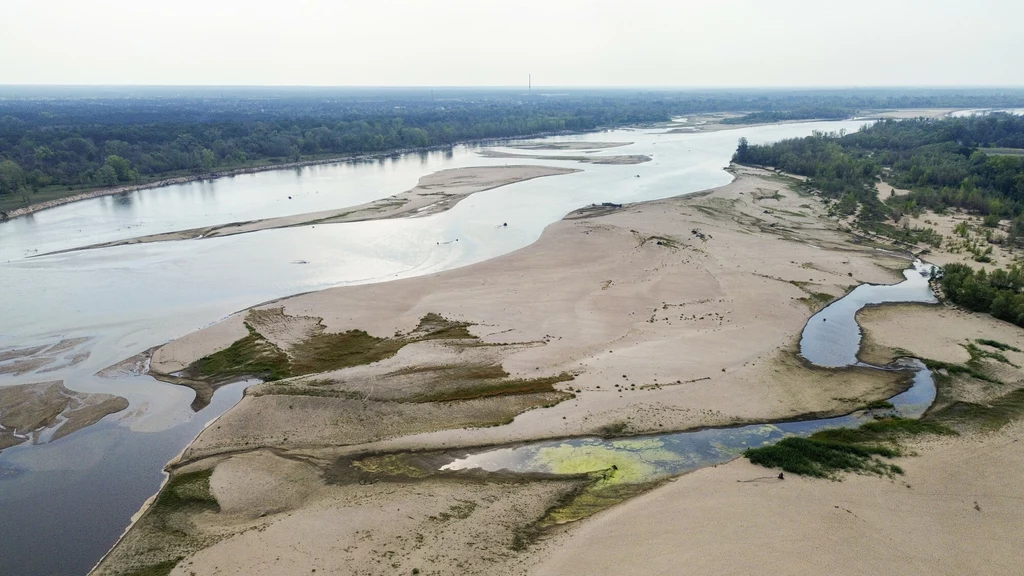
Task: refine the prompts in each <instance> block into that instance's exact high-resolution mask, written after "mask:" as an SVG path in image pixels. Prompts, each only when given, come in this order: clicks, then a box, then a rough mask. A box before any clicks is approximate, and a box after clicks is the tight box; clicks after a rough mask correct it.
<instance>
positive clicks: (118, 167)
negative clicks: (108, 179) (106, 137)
mask: <svg viewBox="0 0 1024 576" xmlns="http://www.w3.org/2000/svg"><path fill="white" fill-rule="evenodd" d="M106 165H107V166H110V167H111V168H113V169H114V172H115V173H116V174H117V181H118V182H130V181H132V180H135V179H136V178H138V177H139V173H138V171H137V170H134V169H133V168H132V164H131V162H129V161H127V160H125V159H124V158H122V157H120V156H114V155H111V156H107V161H106Z"/></svg>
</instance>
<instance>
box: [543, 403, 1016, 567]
mask: <svg viewBox="0 0 1024 576" xmlns="http://www.w3.org/2000/svg"><path fill="white" fill-rule="evenodd" d="M1022 436H1024V425H1022V424H1020V423H1018V424H1016V425H1014V426H1013V427H1011V428H1007V429H1006V430H1004V431H1003V432H1001V433H998V434H991V435H978V436H974V437H967V438H958V439H955V440H943V441H931V442H927V443H922V444H920V445H917V446H915V449H916V450H917V451H918V452H919V456H916V457H911V458H902V459H900V460H899V465H900V466H902V467H903V468H904V469H905V470H906V475H905V476H902V477H898V478H897V479H896V480H895V481H893V480H888V479H883V478H878V477H874V476H857V475H848V476H846V477H844V479H843V481H842V482H831V481H827V480H813V479H807V478H801V477H797V476H792V475H787V476H786V479H785V480H781V481H780V480H777V479H776V478H775V473H774V471H770V470H766V469H764V468H760V467H758V466H754V465H752V464H750V463H749V462H747V461H746V460H742V459H741V460H735V461H733V462H730V463H729V464H726V465H722V466H717V467H712V468H705V469H702V470H698V471H696V472H693V473H691V474H688V475H686V476H682V477H680V478H678V480H677V481H676V482H673V483H669V484H667V485H665V486H664V487H662V488H659V489H657V490H655V491H653V492H651V493H649V494H646V495H644V496H641V497H639V498H636V499H635V500H632V501H629V502H626V503H625V504H622V505H620V506H618V507H616V508H613V509H611V510H608V511H606V512H603V513H601V514H599V515H597V516H595V517H593V518H590V519H588V520H586V521H584V522H583V523H582V524H581V525H578V526H576V527H574V528H573V529H571V530H570V531H568V532H567V533H565V534H563V535H560V536H558V537H555V538H553V539H552V540H550V541H548V542H546V543H545V545H544V546H543V549H542V551H541V552H540V553H539V554H538V558H537V564H536V565H535V566H532V567H530V568H529V569H528V570H526V573H528V574H531V575H536V576H547V575H552V576H554V575H557V576H575V575H581V576H582V575H587V576H589V575H592V574H609V573H621V574H631V575H637V576H642V575H651V576H654V575H658V576H667V575H682V574H694V575H704V574H736V575H740V574H780V575H790V574H794V575H795V574H835V575H846V574H848V575H850V576H862V575H864V574H906V575H912V574H913V575H916V574H920V575H922V576H924V575H929V576H931V575H939V574H941V575H949V576H959V575H961V574H993V575H994V574H1006V575H1011V574H1020V573H1021V572H1020V571H1021V566H1024V551H1022V549H1021V546H1020V534H1021V533H1022V531H1024V482H1021V478H1022V473H1024V465H1022V464H1021V463H1022V462H1024V442H1020V438H1021V437H1022Z"/></svg>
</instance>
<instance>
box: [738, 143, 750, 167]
mask: <svg viewBox="0 0 1024 576" xmlns="http://www.w3.org/2000/svg"><path fill="white" fill-rule="evenodd" d="M749 157H750V144H749V143H748V142H747V139H746V138H743V137H740V143H739V146H737V147H736V161H737V162H741V163H742V162H746V161H747V159H748V158H749Z"/></svg>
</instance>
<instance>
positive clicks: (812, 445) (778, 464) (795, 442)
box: [744, 418, 956, 480]
mask: <svg viewBox="0 0 1024 576" xmlns="http://www.w3.org/2000/svg"><path fill="white" fill-rule="evenodd" d="M920 434H942V435H952V434H956V432H954V431H953V430H952V429H950V428H948V427H946V426H944V425H942V424H939V423H937V422H930V421H923V420H910V419H906V418H886V419H882V420H876V421H874V422H868V423H866V424H864V425H862V426H861V427H859V428H832V429H827V430H822V431H819V432H816V433H814V434H812V435H811V436H810V437H808V438H798V437H789V438H784V439H782V440H781V441H779V442H778V443H776V444H773V445H771V446H763V447H761V448H751V449H748V450H747V451H746V452H744V456H746V457H747V459H749V460H750V461H751V462H752V463H754V464H759V465H761V466H765V467H768V468H782V469H783V470H784V471H786V472H791V473H793V474H801V475H804V476H813V477H816V478H830V479H833V480H837V479H839V474H840V473H842V472H856V473H862V474H877V475H880V476H893V475H896V474H902V473H903V470H902V469H901V468H900V467H899V466H897V465H895V464H891V463H889V462H886V461H883V460H881V459H880V457H881V458H887V459H888V458H895V457H896V456H899V455H900V454H901V451H900V448H899V445H898V443H897V441H898V440H899V438H901V437H905V436H916V435H920Z"/></svg>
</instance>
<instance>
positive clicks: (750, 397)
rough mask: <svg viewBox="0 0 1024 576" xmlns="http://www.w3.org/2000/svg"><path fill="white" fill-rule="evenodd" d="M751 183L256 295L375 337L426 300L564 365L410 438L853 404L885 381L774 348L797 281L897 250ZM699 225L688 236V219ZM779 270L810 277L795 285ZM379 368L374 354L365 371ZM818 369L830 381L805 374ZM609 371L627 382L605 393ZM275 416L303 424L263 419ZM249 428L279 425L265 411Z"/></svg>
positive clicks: (889, 265)
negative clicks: (549, 398)
mask: <svg viewBox="0 0 1024 576" xmlns="http://www.w3.org/2000/svg"><path fill="white" fill-rule="evenodd" d="M767 188H772V189H776V190H777V189H779V188H780V185H779V184H778V183H775V182H772V181H768V180H763V179H761V178H759V177H757V176H754V175H752V174H750V173H747V174H744V175H741V177H740V178H739V180H737V182H735V183H733V184H732V185H730V186H727V187H725V188H721V189H718V190H716V191H715V192H714V193H712V194H710V195H706V196H701V197H683V198H676V199H669V200H663V201H658V202H651V203H645V204H641V205H636V206H627V207H624V208H622V209H620V210H612V212H611V213H610V214H609V213H605V215H603V216H596V217H593V218H590V217H588V216H587V212H586V211H584V212H582V213H579V214H576V215H573V216H571V217H570V218H569V219H567V220H564V221H562V222H559V223H556V224H554V225H552V226H551V227H549V228H548V229H547V230H546V231H545V233H544V235H543V236H542V238H541V239H540V240H539V241H538V242H537V243H535V244H533V245H531V246H529V247H527V248H524V249H522V250H520V251H517V252H515V253H512V254H509V255H507V256H504V257H501V258H498V259H495V260H492V261H489V262H484V263H481V264H478V265H474V266H470V267H467V268H462V269H459V270H454V271H451V272H445V273H441V274H437V275H433V276H428V277H421V278H413V279H408V280H401V281H396V282H387V283H383V284H374V285H366V286H354V287H345V288H340V289H334V290H326V291H322V292H316V293H311V294H306V295H301V296H297V297H293V298H286V299H284V300H281V301H278V302H276V303H273V304H269V305H266V306H264V308H277V307H280V306H283V307H284V313H285V314H286V315H288V316H291V317H297V316H310V317H317V318H322V319H323V320H322V322H323V325H324V326H325V328H326V330H328V331H331V332H341V331H345V330H351V329H360V330H366V331H368V332H369V333H370V334H371V335H375V336H380V337H386V336H390V335H392V334H394V333H395V332H397V331H408V330H410V329H411V328H412V327H413V326H415V325H416V323H417V321H418V319H419V318H421V317H422V316H423V315H424V314H427V313H431V312H436V313H438V314H441V315H443V316H445V317H449V318H453V319H456V320H461V321H467V322H472V323H474V324H475V326H473V327H472V328H471V331H472V332H473V333H475V334H476V335H478V336H480V337H481V338H482V340H483V341H484V342H487V343H492V344H497V343H511V342H541V343H543V345H541V346H532V347H526V348H515V347H512V348H510V349H508V350H505V351H504V352H503V353H502V354H503V355H504V359H503V360H502V361H501V366H502V367H503V368H504V369H505V370H506V371H508V372H509V373H511V374H512V375H513V376H514V377H538V376H549V375H552V374H558V373H560V372H571V373H575V374H577V377H576V379H575V381H573V382H572V384H571V386H572V387H573V388H575V389H581V390H582V394H580V395H578V396H579V397H578V398H577V399H575V400H574V401H572V402H568V403H563V404H561V405H559V406H556V407H554V408H551V409H547V410H543V411H535V412H532V413H527V414H524V415H523V416H520V417H519V418H518V419H517V421H516V422H515V423H514V424H513V425H512V426H507V427H501V428H489V429H484V430H473V431H471V432H458V431H455V432H447V433H441V434H440V437H436V438H435V437H431V438H429V439H428V438H413V439H409V440H408V442H410V443H411V444H416V443H420V442H428V443H431V444H432V443H434V442H437V441H442V442H448V443H449V445H451V443H455V444H456V445H458V444H462V443H477V444H478V443H488V442H504V441H507V440H509V439H527V438H543V437H550V436H566V435H579V434H585V433H589V432H593V431H595V430H597V429H598V428H600V427H602V426H605V425H608V424H610V423H612V422H616V421H621V420H628V421H629V423H630V428H629V429H630V431H633V432H640V431H656V430H659V429H686V428H692V427H696V426H708V425H723V424H731V423H736V422H743V421H763V420H771V419H780V418H786V417H791V416H794V415H797V414H803V413H808V412H830V413H836V412H843V411H847V410H849V409H851V408H852V406H853V404H851V399H854V398H863V397H866V396H872V397H878V398H881V397H884V396H885V394H886V392H888V391H890V390H892V386H893V385H894V383H893V381H892V380H891V379H890V378H881V379H879V378H876V377H859V376H858V377H851V376H849V375H848V374H849V373H847V372H826V373H824V375H822V374H821V373H819V371H815V370H810V369H807V368H804V367H803V366H801V365H799V363H789V362H783V361H782V360H780V352H779V351H780V350H781V349H783V348H788V347H790V346H791V345H792V344H793V343H794V342H795V339H796V337H797V335H798V334H799V332H800V330H801V328H802V327H803V324H804V322H805V321H806V319H807V317H808V315H809V313H810V310H809V309H808V304H806V303H805V302H804V301H801V300H800V299H801V298H806V297H807V296H808V292H807V291H806V290H810V291H814V292H823V293H829V294H832V295H833V296H837V297H838V296H840V295H842V294H843V293H844V292H845V291H846V290H847V289H848V288H850V287H851V286H854V285H856V284H858V283H860V282H875V283H883V282H895V281H898V280H899V279H900V278H901V276H899V275H898V274H897V273H896V270H897V269H899V268H900V267H902V266H903V265H905V264H904V262H905V261H903V262H901V261H900V260H898V259H894V258H892V257H891V256H887V255H885V254H882V253H879V252H877V251H874V250H871V249H868V248H862V247H859V246H856V245H854V244H850V243H847V242H846V241H845V239H844V237H843V235H841V234H839V233H836V232H834V231H832V230H831V229H830V226H832V225H831V224H828V223H824V222H822V221H821V220H820V219H819V218H818V216H817V215H818V214H819V213H820V211H821V208H820V205H819V204H818V203H817V201H816V200H815V199H813V198H804V197H800V196H798V195H797V194H796V193H793V192H789V191H784V192H782V193H781V199H780V200H756V201H755V200H753V199H752V196H753V195H757V194H760V193H762V192H763V191H764V190H765V189H767ZM805 206H806V207H805ZM801 214H804V215H801ZM736 220H739V222H737V221H736ZM698 228H699V230H700V231H701V234H703V235H704V236H705V240H701V239H700V238H698V237H697V236H695V235H694V234H692V230H694V229H698ZM659 242H660V243H661V244H659ZM583 254H586V255H587V256H586V257H581V255H583ZM811 263H813V264H811ZM788 281H799V282H810V283H811V284H809V285H806V290H804V289H801V288H799V287H797V286H795V285H793V284H791V283H789V282H788ZM242 320H243V315H241V314H238V315H234V316H232V317H230V318H228V319H227V320H226V321H224V322H222V323H220V324H217V325H214V326H212V327H210V328H208V329H206V330H203V331H200V332H197V333H195V334H193V335H190V336H187V337H186V338H184V339H181V340H178V341H176V342H174V343H171V344H169V345H168V346H166V347H164V348H161V349H159V350H157V352H156V354H155V355H154V359H153V369H154V370H156V371H160V372H173V371H175V370H180V369H181V368H183V367H184V366H186V365H188V364H189V363H191V362H193V361H195V360H197V359H198V358H199V357H201V356H203V355H206V354H209V353H211V352H212V351H215V350H219V349H224V348H226V347H227V346H228V345H230V344H231V343H232V342H234V341H235V340H237V339H238V338H241V337H242V336H244V335H245V333H246V332H245V328H244V326H242ZM429 359H430V357H429V355H428V356H424V357H422V358H420V359H419V360H418V361H419V362H428V361H429ZM440 361H442V362H443V361H446V360H443V359H442V360H440ZM389 366H390V365H389V364H388V363H382V364H381V366H378V367H376V368H375V370H376V372H377V373H375V374H374V377H380V376H381V375H383V374H386V373H387V371H388V370H390V368H389ZM362 370H363V371H365V370H366V369H362ZM356 372H357V371H356V369H349V371H343V373H339V374H335V375H334V377H335V378H339V379H345V378H347V377H350V376H351V377H352V378H354V377H356V376H355V375H356ZM777 372H781V373H785V374H787V377H786V378H779V377H778V374H777ZM623 375H625V376H626V378H623ZM362 377H369V375H364V376H362ZM694 380H696V381H697V382H692V383H689V384H686V383H685V382H691V381H694ZM677 381H678V382H680V384H675V382H677ZM818 381H825V382H829V381H832V382H833V384H832V385H812V384H810V383H811V382H818ZM616 384H625V385H626V386H629V385H630V384H635V385H636V386H637V387H639V388H640V390H636V391H623V392H618V391H616V390H615V385H616ZM655 384H657V385H658V386H655ZM276 401H279V400H273V399H272V397H269V396H268V397H258V398H249V399H247V400H246V401H245V402H243V403H242V404H240V405H239V407H238V408H236V409H235V410H234V411H232V413H231V414H229V415H228V416H226V417H225V422H228V421H233V420H234V419H235V418H237V419H238V420H239V421H242V420H245V416H244V414H245V412H246V411H248V410H254V411H257V412H260V413H263V412H264V411H265V410H266V409H264V408H260V406H261V405H265V404H269V403H271V402H276ZM296 416H297V415H296ZM563 416H564V417H565V418H564V419H563V418H562V417H563ZM289 419H290V420H293V421H294V422H296V423H301V422H303V419H302V418H301V417H291V418H286V419H284V420H280V421H279V422H282V425H283V422H284V421H287V420H289ZM215 429H216V428H214V429H212V430H211V431H209V432H208V433H207V434H206V435H204V436H202V437H200V438H199V440H198V441H197V442H196V444H195V446H194V447H200V446H203V444H204V442H206V438H207V437H210V436H212V435H214V434H216V433H215V432H214V431H213V430H215ZM263 433H264V434H266V435H268V436H273V437H277V438H281V437H284V436H289V437H291V436H290V432H288V431H287V430H281V431H280V433H277V432H275V430H274V428H273V426H270V427H268V428H267V429H266V430H264V431H263ZM221 434H223V435H226V436H230V435H231V432H230V430H226V429H225V430H224V432H222V433H221ZM221 434H217V436H220V435H221ZM330 437H331V438H334V439H335V440H334V441H336V440H337V437H336V436H330ZM239 441H240V442H242V443H244V442H245V441H244V440H241V439H239ZM363 441H365V439H364V440H363ZM218 443H219V442H218Z"/></svg>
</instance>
